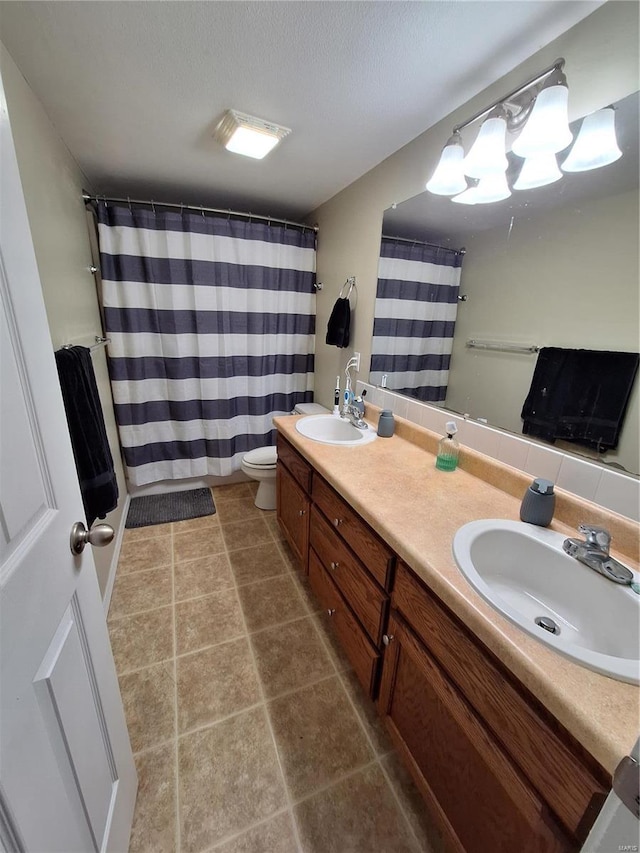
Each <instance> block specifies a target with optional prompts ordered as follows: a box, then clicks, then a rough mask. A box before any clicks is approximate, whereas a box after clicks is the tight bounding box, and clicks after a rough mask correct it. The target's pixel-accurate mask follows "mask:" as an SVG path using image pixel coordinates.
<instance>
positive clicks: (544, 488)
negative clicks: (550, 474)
mask: <svg viewBox="0 0 640 853" xmlns="http://www.w3.org/2000/svg"><path fill="white" fill-rule="evenodd" d="M555 506H556V496H555V494H554V491H553V483H552V482H551V480H543V479H542V478H540V477H538V478H536V479H535V480H534V481H533V483H531V485H530V486H529V488H528V489H527V491H526V492H525V493H524V497H523V498H522V504H521V506H520V519H521V520H522V521H526V522H528V523H529V524H537V525H538V527H548V526H549V525H550V524H551V520H552V518H553V511H554V509H555Z"/></svg>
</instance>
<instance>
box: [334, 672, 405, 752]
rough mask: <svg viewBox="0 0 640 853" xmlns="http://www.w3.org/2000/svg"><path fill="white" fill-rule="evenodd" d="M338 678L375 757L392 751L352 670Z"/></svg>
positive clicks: (387, 738)
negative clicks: (371, 744) (368, 738)
mask: <svg viewBox="0 0 640 853" xmlns="http://www.w3.org/2000/svg"><path fill="white" fill-rule="evenodd" d="M340 678H341V679H342V683H343V685H344V689H345V690H346V691H347V694H348V695H349V698H350V699H351V701H352V702H353V704H354V705H355V709H356V712H357V714H358V717H359V718H360V722H361V723H362V725H363V726H364V727H365V730H366V732H367V734H368V735H369V737H370V738H371V742H372V743H373V748H374V750H375V751H376V755H384V754H385V753H387V752H389V751H390V750H392V749H393V744H392V743H391V738H390V737H389V735H388V734H387V731H386V729H385V727H384V724H383V722H382V720H381V719H380V717H379V716H378V713H377V711H376V706H375V704H374V703H373V702H372V701H371V699H370V698H369V697H368V696H367V694H366V693H365V692H364V690H363V689H362V685H361V684H360V682H359V681H358V679H357V677H356V674H355V673H354V672H353V670H347V671H346V672H342V673H341V674H340Z"/></svg>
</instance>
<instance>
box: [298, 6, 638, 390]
mask: <svg viewBox="0 0 640 853" xmlns="http://www.w3.org/2000/svg"><path fill="white" fill-rule="evenodd" d="M558 56H563V57H565V59H566V69H565V70H566V74H567V78H568V81H569V88H570V98H569V101H570V119H573V118H575V117H579V116H582V115H585V114H586V113H587V112H590V111H593V110H595V109H598V108H600V107H602V106H604V105H606V104H608V103H611V102H614V101H617V100H619V99H621V98H623V97H626V96H627V95H629V94H631V93H632V92H635V91H637V89H638V14H637V5H636V4H635V3H625V2H609V3H607V4H606V5H605V6H602V7H600V8H599V9H598V10H597V11H596V12H594V13H593V14H592V15H590V16H589V17H588V18H586V19H585V20H583V21H581V22H580V23H579V24H577V25H576V26H575V27H573V28H572V29H571V30H570V31H569V32H568V33H566V34H565V35H563V36H561V37H560V38H559V39H556V41H554V42H552V43H551V44H550V45H548V46H547V47H545V48H543V49H542V50H540V51H539V52H538V53H536V54H534V56H532V57H531V59H529V60H527V62H525V63H522V65H520V66H519V67H518V68H517V69H516V70H515V71H513V72H511V73H510V74H508V75H506V76H505V77H503V78H502V79H501V80H500V81H498V82H497V83H496V84H494V85H493V86H491V87H490V88H489V89H487V90H486V91H485V92H483V93H482V94H481V95H479V96H478V97H476V98H474V99H472V100H471V101H469V102H468V103H467V104H466V105H464V106H463V107H462V108H460V109H458V110H455V111H454V112H453V113H452V114H451V115H450V116H448V117H447V118H446V119H444V120H443V121H441V122H439V123H438V124H437V125H435V126H434V127H433V128H431V129H430V130H428V131H427V132H425V133H424V134H422V135H421V136H419V137H417V138H416V139H414V140H413V141H412V142H411V143H409V144H408V145H406V146H405V147H404V148H401V149H400V150H399V151H397V152H396V153H395V154H393V155H392V156H391V157H389V158H387V159H386V160H384V161H383V162H382V163H380V164H379V165H378V166H376V167H375V168H374V169H372V170H371V171H369V172H368V173H367V174H365V175H364V176H363V177H362V178H360V179H359V180H357V181H355V182H354V183H353V184H351V185H350V186H349V187H347V188H346V189H344V190H343V191H342V192H340V193H339V194H338V195H336V196H334V197H333V198H332V199H330V200H329V201H328V202H326V203H325V204H323V205H322V206H321V207H319V208H318V209H317V210H316V211H314V213H313V214H312V215H311V216H310V217H309V221H312V222H317V223H318V224H319V226H320V231H319V235H318V259H317V265H318V267H317V268H318V280H319V281H321V282H322V283H323V285H324V290H322V292H321V293H320V294H319V296H318V300H317V339H316V385H315V387H316V400H317V401H318V402H320V403H322V404H323V405H325V406H330V405H331V404H332V391H333V387H334V384H335V377H336V374H337V373H339V372H342V370H343V369H344V365H345V363H346V360H347V358H348V356H349V355H350V354H351V349H353V350H356V351H359V352H360V353H361V354H362V361H361V364H362V367H361V370H360V375H359V376H360V378H361V379H364V380H367V379H368V376H369V362H370V357H371V330H372V326H373V314H374V302H375V290H376V279H377V263H378V251H379V247H380V234H381V228H382V215H383V211H384V210H385V208H388V207H390V206H391V205H392V204H393V203H394V202H401V201H404V200H406V199H407V198H410V197H412V196H414V195H417V194H418V193H421V192H423V191H424V185H425V182H426V180H427V178H428V177H429V175H430V173H431V172H432V171H433V169H434V168H435V164H436V162H437V161H438V158H439V156H440V151H441V149H442V146H443V145H444V143H445V141H446V139H447V138H448V137H449V135H450V133H451V129H452V126H453V125H454V124H455V123H456V122H461V121H464V120H465V119H466V118H468V117H469V116H470V115H472V114H473V113H474V112H475V111H476V110H479V109H481V108H482V107H484V106H486V105H487V103H490V102H491V101H492V100H493V99H494V98H498V97H500V96H501V95H503V94H504V93H505V92H507V91H509V90H510V89H511V88H514V87H515V86H517V85H518V84H520V83H522V81H523V80H526V79H527V78H528V77H530V76H533V75H534V74H535V73H536V72H538V71H539V70H540V69H541V68H544V67H546V66H547V65H550V64H551V63H552V62H553V61H554V60H555V59H556V58H557V57H558ZM428 121H429V116H427V115H425V124H427V123H428ZM351 275H355V276H356V277H357V287H358V304H357V307H356V310H355V317H354V321H353V335H352V343H351V346H350V349H349V351H345V350H338V349H337V348H336V347H328V346H326V345H325V343H324V337H325V332H326V326H327V320H328V318H329V314H330V312H331V308H332V306H333V303H334V301H335V299H336V297H337V295H338V291H339V289H340V287H341V286H342V284H343V283H344V281H345V279H346V278H347V277H348V276H351Z"/></svg>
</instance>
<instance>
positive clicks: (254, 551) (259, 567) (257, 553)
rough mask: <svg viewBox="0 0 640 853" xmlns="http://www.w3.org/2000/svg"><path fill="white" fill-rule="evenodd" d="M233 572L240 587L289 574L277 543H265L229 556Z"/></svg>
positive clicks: (234, 552) (232, 552)
mask: <svg viewBox="0 0 640 853" xmlns="http://www.w3.org/2000/svg"><path fill="white" fill-rule="evenodd" d="M229 560H230V562H231V570H232V572H233V574H234V576H235V579H236V582H237V583H238V585H242V584H247V583H255V581H261V580H265V578H273V577H276V576H277V575H283V574H286V573H287V572H288V568H287V565H286V563H285V561H284V560H283V558H282V554H281V553H280V551H279V550H278V546H277V545H276V543H275V542H273V541H271V542H265V543H264V544H262V545H255V546H254V547H252V548H242V549H241V550H240V551H231V553H230V554H229Z"/></svg>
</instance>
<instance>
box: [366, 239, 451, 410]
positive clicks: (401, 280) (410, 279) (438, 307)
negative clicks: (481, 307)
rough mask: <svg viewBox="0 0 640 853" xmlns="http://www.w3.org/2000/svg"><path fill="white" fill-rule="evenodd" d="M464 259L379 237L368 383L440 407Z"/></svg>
mask: <svg viewBox="0 0 640 853" xmlns="http://www.w3.org/2000/svg"><path fill="white" fill-rule="evenodd" d="M462 258H463V255H462V254H461V253H460V252H457V251H455V250H453V249H446V248H444V247H434V246H426V245H424V244H420V243H409V242H406V241H400V240H396V239H394V238H393V237H384V236H383V238H382V244H381V247H380V260H379V263H378V288H377V291H376V303H375V317H374V321H373V338H372V342H371V373H370V381H371V383H372V384H374V385H380V384H382V376H383V374H386V376H387V380H386V385H387V387H388V388H390V389H392V390H394V391H399V392H400V393H402V394H408V395H410V396H411V397H415V398H417V399H418V400H423V401H424V402H436V403H437V402H444V399H445V397H446V394H447V382H448V376H449V362H450V359H451V349H452V346H453V331H454V328H455V322H456V314H457V310H458V291H459V289H460V274H461V267H462Z"/></svg>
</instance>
